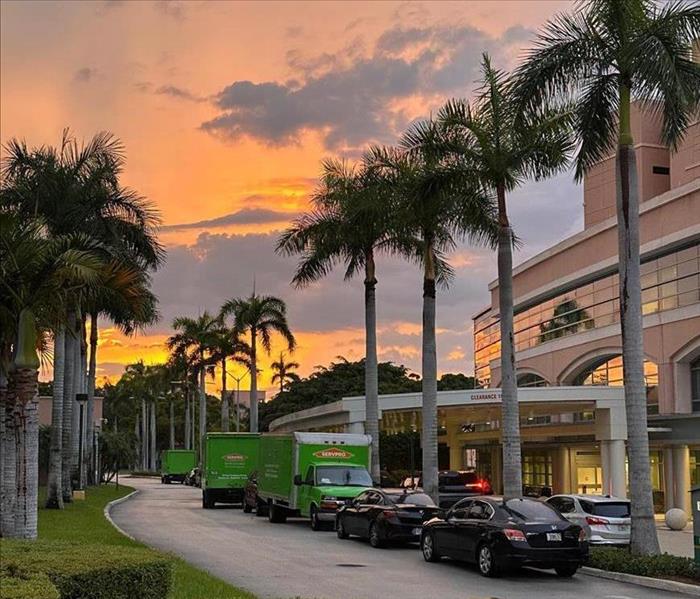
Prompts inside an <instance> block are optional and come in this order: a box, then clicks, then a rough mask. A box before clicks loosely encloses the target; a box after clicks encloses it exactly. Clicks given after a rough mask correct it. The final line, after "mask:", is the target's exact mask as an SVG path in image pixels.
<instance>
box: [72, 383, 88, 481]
mask: <svg viewBox="0 0 700 599" xmlns="http://www.w3.org/2000/svg"><path fill="white" fill-rule="evenodd" d="M87 400H88V396H87V393H76V394H75V401H77V402H78V406H79V407H80V427H79V428H78V433H79V437H78V490H80V491H82V490H83V489H85V480H84V476H83V451H84V449H83V445H84V443H83V435H84V433H83V431H84V426H85V425H84V420H85V417H84V412H85V404H86V403H87Z"/></svg>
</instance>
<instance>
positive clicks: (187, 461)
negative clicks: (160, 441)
mask: <svg viewBox="0 0 700 599" xmlns="http://www.w3.org/2000/svg"><path fill="white" fill-rule="evenodd" d="M196 465H197V458H196V457H195V454H194V451H192V450H191V449H167V450H165V451H163V452H162V453H161V454H160V482H162V483H165V484H166V485H169V484H170V483H171V482H173V481H176V482H180V483H182V482H185V476H187V474H188V473H189V472H190V470H192V468H194V467H195V466H196Z"/></svg>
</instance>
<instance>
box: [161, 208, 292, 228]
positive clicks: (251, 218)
mask: <svg viewBox="0 0 700 599" xmlns="http://www.w3.org/2000/svg"><path fill="white" fill-rule="evenodd" d="M297 216H298V214H297V213H293V212H281V211H279V210H269V209H267V208H242V209H241V210H237V211H236V212H232V213H231V214H225V215H224V216H219V217H217V218H212V219H209V220H200V221H196V222H192V223H181V224H176V225H166V226H164V227H161V230H162V231H182V230H185V229H215V228H217V227H226V226H229V225H259V224H265V223H280V222H289V221H291V220H292V219H294V218H296V217H297Z"/></svg>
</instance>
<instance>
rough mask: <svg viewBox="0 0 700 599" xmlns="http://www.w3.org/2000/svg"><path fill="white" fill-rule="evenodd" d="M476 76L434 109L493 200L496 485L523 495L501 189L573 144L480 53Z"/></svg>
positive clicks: (545, 168)
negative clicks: (471, 92)
mask: <svg viewBox="0 0 700 599" xmlns="http://www.w3.org/2000/svg"><path fill="white" fill-rule="evenodd" d="M482 77H483V78H482V82H481V88H480V89H479V90H478V92H477V95H476V98H475V99H474V101H473V103H472V104H471V105H470V104H469V103H468V102H467V101H465V100H452V101H450V102H448V103H447V104H446V105H445V106H444V107H443V108H442V110H441V111H440V113H439V115H438V119H439V121H440V122H441V123H442V125H443V126H444V127H446V129H447V131H448V135H449V137H450V142H452V143H454V144H455V146H456V147H457V148H459V149H458V151H459V152H460V153H461V154H462V156H463V157H464V159H465V160H466V162H467V163H468V164H469V167H470V169H471V171H472V174H473V176H474V177H476V178H477V180H478V181H479V184H480V185H481V186H482V187H483V188H484V189H486V190H488V192H489V193H490V194H492V195H494V196H495V197H496V199H497V210H498V298H499V315H500V329H501V389H502V394H503V401H502V404H501V410H502V414H503V417H502V422H501V437H502V445H503V492H504V494H505V495H506V496H507V497H519V496H520V495H521V494H522V488H523V486H522V458H521V445H520V411H519V406H518V385H517V379H516V374H515V371H516V367H515V341H514V336H515V335H514V331H513V242H514V235H513V229H512V228H511V225H510V220H509V219H508V210H507V205H506V194H507V193H508V192H510V191H513V190H514V189H515V188H517V187H518V186H519V185H521V184H522V183H523V182H524V181H526V180H527V179H530V178H533V179H542V178H544V177H547V176H549V175H552V174H554V173H556V172H557V171H559V170H561V169H563V168H565V167H566V165H567V162H568V154H569V152H570V150H571V147H572V142H571V135H570V133H569V126H568V125H569V122H568V121H569V119H568V114H567V113H566V112H563V111H554V110H550V109H548V108H546V107H545V108H543V109H540V108H538V109H534V110H529V111H527V112H523V111H522V110H521V106H520V105H519V99H518V98H517V96H516V95H515V94H513V93H512V92H511V89H510V88H509V86H508V82H507V80H506V75H505V73H503V72H502V71H499V70H498V69H495V68H493V67H492V66H491V60H490V59H489V57H488V55H486V54H484V57H483V62H482Z"/></svg>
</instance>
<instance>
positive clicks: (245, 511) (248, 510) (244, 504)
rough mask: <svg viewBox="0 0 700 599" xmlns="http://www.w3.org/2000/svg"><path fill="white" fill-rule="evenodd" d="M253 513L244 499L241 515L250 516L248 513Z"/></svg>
mask: <svg viewBox="0 0 700 599" xmlns="http://www.w3.org/2000/svg"><path fill="white" fill-rule="evenodd" d="M252 511H253V508H252V507H251V506H250V504H249V503H248V502H247V501H246V500H245V499H244V500H243V513H244V514H250V512H252Z"/></svg>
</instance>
